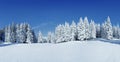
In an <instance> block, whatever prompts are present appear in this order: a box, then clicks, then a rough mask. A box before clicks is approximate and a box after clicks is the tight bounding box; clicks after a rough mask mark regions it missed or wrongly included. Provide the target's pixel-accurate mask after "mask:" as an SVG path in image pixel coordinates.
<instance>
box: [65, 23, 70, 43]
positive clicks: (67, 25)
mask: <svg viewBox="0 0 120 62" xmlns="http://www.w3.org/2000/svg"><path fill="white" fill-rule="evenodd" d="M70 31H71V29H70V26H69V23H67V22H65V26H64V41H65V42H67V41H70V39H71V38H70V37H71V35H70V34H71V33H70Z"/></svg>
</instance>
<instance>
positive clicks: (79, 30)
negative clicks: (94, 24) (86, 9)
mask: <svg viewBox="0 0 120 62" xmlns="http://www.w3.org/2000/svg"><path fill="white" fill-rule="evenodd" d="M77 33H78V35H77V36H78V39H79V40H84V39H85V25H84V22H83V19H82V17H81V18H80V22H79V23H78V24H77Z"/></svg>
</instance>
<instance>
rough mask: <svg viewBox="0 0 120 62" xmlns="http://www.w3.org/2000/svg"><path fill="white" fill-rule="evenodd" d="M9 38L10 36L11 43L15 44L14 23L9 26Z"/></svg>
mask: <svg viewBox="0 0 120 62" xmlns="http://www.w3.org/2000/svg"><path fill="white" fill-rule="evenodd" d="M10 36H11V42H12V43H15V42H16V26H15V24H14V23H12V25H11V33H10Z"/></svg>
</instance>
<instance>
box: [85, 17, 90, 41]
mask: <svg viewBox="0 0 120 62" xmlns="http://www.w3.org/2000/svg"><path fill="white" fill-rule="evenodd" d="M84 25H85V40H87V39H89V38H90V30H89V22H88V18H87V17H85V18H84Z"/></svg>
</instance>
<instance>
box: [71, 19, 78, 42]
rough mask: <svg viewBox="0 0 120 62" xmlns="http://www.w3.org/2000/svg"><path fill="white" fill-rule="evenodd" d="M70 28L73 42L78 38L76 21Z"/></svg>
mask: <svg viewBox="0 0 120 62" xmlns="http://www.w3.org/2000/svg"><path fill="white" fill-rule="evenodd" d="M70 28H71V41H75V40H76V38H77V27H76V23H75V22H74V21H72V24H71V26H70Z"/></svg>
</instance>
